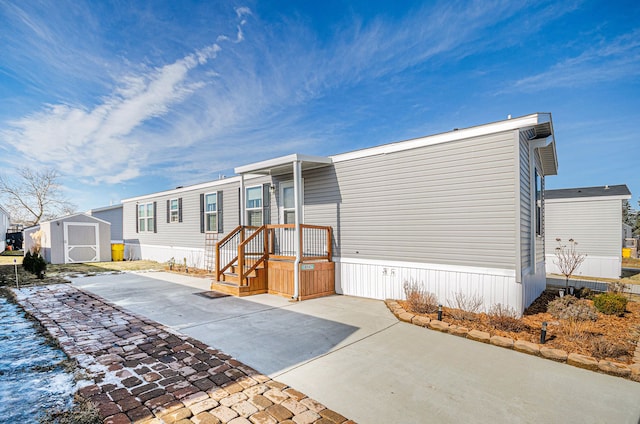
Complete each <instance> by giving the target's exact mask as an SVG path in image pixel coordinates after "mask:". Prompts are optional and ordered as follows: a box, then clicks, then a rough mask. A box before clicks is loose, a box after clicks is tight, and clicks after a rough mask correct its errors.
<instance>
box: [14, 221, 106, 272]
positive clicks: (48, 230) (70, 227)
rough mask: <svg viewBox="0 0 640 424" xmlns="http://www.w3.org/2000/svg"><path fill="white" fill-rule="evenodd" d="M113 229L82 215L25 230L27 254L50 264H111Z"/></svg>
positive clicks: (40, 224) (44, 223) (42, 223)
mask: <svg viewBox="0 0 640 424" xmlns="http://www.w3.org/2000/svg"><path fill="white" fill-rule="evenodd" d="M110 227H111V224H109V223H108V222H106V221H103V220H101V219H98V218H96V217H93V216H90V215H87V214H84V213H79V214H74V215H67V216H63V217H60V218H56V219H52V220H51V221H44V222H40V223H39V224H38V225H34V226H32V227H28V228H25V229H24V251H25V253H26V252H27V251H31V252H34V251H35V250H36V249H37V246H38V245H39V246H40V254H41V255H42V257H43V258H44V260H45V261H46V262H47V263H50V264H70V263H84V262H108V261H110V260H111V243H110V241H109V238H110Z"/></svg>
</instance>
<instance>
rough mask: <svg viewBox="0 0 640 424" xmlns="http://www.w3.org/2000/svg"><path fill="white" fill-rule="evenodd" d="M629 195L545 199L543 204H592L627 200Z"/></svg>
mask: <svg viewBox="0 0 640 424" xmlns="http://www.w3.org/2000/svg"><path fill="white" fill-rule="evenodd" d="M629 199H631V195H629V194H621V195H619V196H592V197H563V198H561V199H547V198H546V197H545V199H544V202H545V203H570V202H594V201H604V200H629Z"/></svg>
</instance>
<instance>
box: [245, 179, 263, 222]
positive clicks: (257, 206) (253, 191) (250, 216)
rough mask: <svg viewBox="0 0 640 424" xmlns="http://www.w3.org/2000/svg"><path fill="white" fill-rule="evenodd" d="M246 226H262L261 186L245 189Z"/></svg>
mask: <svg viewBox="0 0 640 424" xmlns="http://www.w3.org/2000/svg"><path fill="white" fill-rule="evenodd" d="M246 210H247V225H250V226H255V227H259V226H261V225H262V186H255V187H247V189H246Z"/></svg>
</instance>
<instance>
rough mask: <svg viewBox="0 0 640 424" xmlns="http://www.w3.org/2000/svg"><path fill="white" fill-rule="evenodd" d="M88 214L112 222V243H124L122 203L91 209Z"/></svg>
mask: <svg viewBox="0 0 640 424" xmlns="http://www.w3.org/2000/svg"><path fill="white" fill-rule="evenodd" d="M88 214H89V215H91V216H95V217H96V218H100V219H101V220H103V221H107V222H108V223H110V224H111V243H123V240H124V238H123V237H122V204H118V205H112V206H105V207H103V208H96V209H91V210H90V211H89V212H88Z"/></svg>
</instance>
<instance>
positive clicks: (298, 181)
mask: <svg viewBox="0 0 640 424" xmlns="http://www.w3.org/2000/svg"><path fill="white" fill-rule="evenodd" d="M293 201H294V204H295V221H294V222H295V240H296V243H295V245H296V259H295V261H294V262H293V299H295V300H298V297H299V294H300V260H301V258H302V252H301V251H300V246H301V243H300V238H301V237H302V229H301V228H300V224H301V222H300V220H301V218H302V165H301V162H300V161H299V160H296V161H294V162H293Z"/></svg>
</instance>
